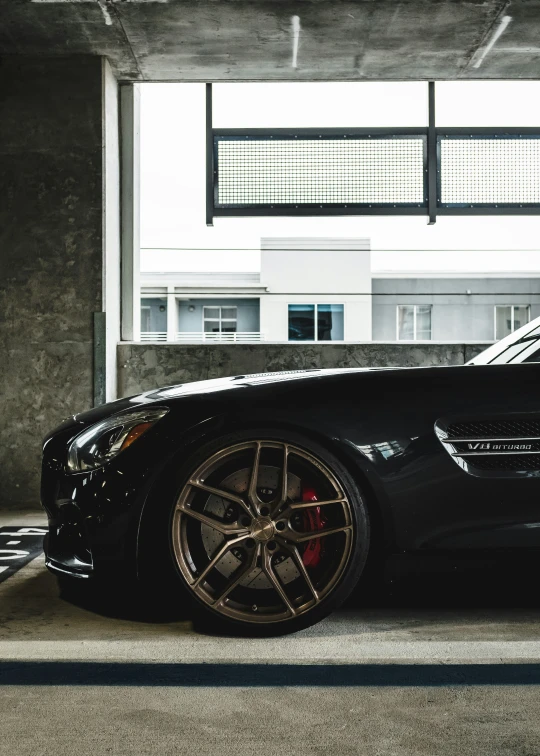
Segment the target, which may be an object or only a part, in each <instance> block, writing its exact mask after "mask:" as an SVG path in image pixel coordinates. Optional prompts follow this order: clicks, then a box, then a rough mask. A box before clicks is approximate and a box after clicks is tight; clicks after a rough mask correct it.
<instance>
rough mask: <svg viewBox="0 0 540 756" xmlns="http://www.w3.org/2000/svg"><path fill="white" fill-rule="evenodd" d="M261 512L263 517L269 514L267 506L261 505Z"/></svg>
mask: <svg viewBox="0 0 540 756" xmlns="http://www.w3.org/2000/svg"><path fill="white" fill-rule="evenodd" d="M261 514H262V516H263V517H267V516H268V515H269V514H270V510H269V509H268V507H261Z"/></svg>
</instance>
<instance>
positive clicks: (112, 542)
mask: <svg viewBox="0 0 540 756" xmlns="http://www.w3.org/2000/svg"><path fill="white" fill-rule="evenodd" d="M539 385H540V364H538V363H529V364H520V365H516V364H514V365H475V366H459V367H442V368H404V369H391V370H390V369H389V370H379V369H377V370H312V371H305V372H297V373H294V372H293V373H290V374H268V375H265V376H239V377H235V378H226V379H221V380H218V381H208V382H201V383H194V384H186V385H184V386H182V387H176V388H175V389H173V390H172V391H167V390H161V391H155V392H148V393H145V394H142V395H140V396H135V397H131V398H129V399H124V400H121V401H119V402H114V403H112V404H109V405H105V406H102V407H99V408H97V409H94V410H91V411H90V412H86V413H83V414H81V415H78V416H77V417H76V418H73V419H71V420H68V421H66V422H64V423H63V424H62V425H61V426H59V428H57V429H55V430H54V431H53V432H52V433H51V434H49V436H48V437H47V438H46V439H45V445H44V457H43V478H42V503H43V506H44V507H45V509H46V511H47V514H48V517H49V523H50V533H49V537H48V539H47V543H46V553H47V559H48V563H49V566H50V567H51V568H52V569H55V570H56V571H66V572H69V573H70V574H73V575H79V576H81V577H82V576H89V575H92V574H93V573H102V574H109V573H110V572H111V570H114V572H118V571H125V572H126V573H128V574H136V572H137V568H138V559H139V556H140V552H141V544H142V543H143V542H145V543H146V546H147V547H148V541H150V547H151V540H152V535H151V534H152V522H153V521H154V520H155V519H156V517H157V516H158V514H159V513H160V512H161V511H162V509H163V506H164V505H165V504H166V506H167V507H168V506H170V505H171V504H172V501H173V497H174V493H175V490H176V489H175V488H174V485H175V484H174V476H175V473H176V471H177V470H178V469H179V468H180V467H181V465H182V464H185V463H186V462H188V461H189V457H190V456H191V455H192V454H193V453H194V451H195V450H196V449H197V448H198V447H199V446H201V445H202V444H203V443H204V442H206V441H208V440H210V439H212V438H216V437H218V436H220V435H223V434H225V433H227V432H229V431H231V430H235V429H245V428H253V429H254V435H256V430H257V428H260V427H269V426H270V427H272V428H280V429H282V430H283V432H284V437H286V431H287V429H295V430H296V431H300V432H302V433H304V434H305V435H307V436H310V437H312V438H313V439H314V440H317V441H318V442H319V443H322V444H324V445H325V446H326V447H327V448H328V449H329V450H331V451H332V452H333V453H334V454H335V455H337V456H338V457H339V458H340V459H341V460H342V462H343V463H345V464H346V465H347V466H348V468H349V470H350V472H351V474H352V475H353V476H354V477H355V479H356V480H357V482H358V484H359V486H360V487H361V489H362V491H363V492H364V493H365V495H366V498H367V500H368V504H369V508H370V511H371V515H372V520H373V523H374V525H375V527H376V529H377V531H378V533H377V536H378V540H379V542H380V543H383V544H384V547H385V549H386V550H387V551H388V552H400V551H416V550H440V549H486V548H487V549H497V548H540V502H539V500H540V472H535V471H518V472H515V471H508V473H507V474H506V473H503V474H502V475H500V474H498V475H489V474H487V475H475V474H471V473H470V472H468V471H467V470H466V469H463V467H460V466H459V464H457V463H456V461H455V459H454V458H452V456H451V455H450V454H449V453H448V451H447V450H446V449H445V448H444V445H443V444H442V443H441V441H440V440H439V437H438V435H437V433H436V429H435V426H436V424H437V423H439V422H440V421H441V420H444V422H446V423H448V422H450V421H455V422H457V421H468V420H485V421H491V422H493V421H504V419H505V418H507V417H509V416H512V417H516V413H517V416H518V417H522V418H527V419H529V420H532V421H539V422H540V396H539V391H538V387H539ZM175 393H176V395H173V394H175ZM148 403H154V404H155V405H156V406H160V407H163V406H166V407H168V408H169V413H168V414H167V415H166V416H165V417H164V418H163V419H162V420H160V421H159V422H157V423H156V425H155V426H154V427H153V428H152V429H151V430H150V431H148V432H147V433H146V434H145V435H143V436H142V437H141V438H140V439H139V440H138V441H137V442H136V443H134V444H133V445H132V446H131V447H130V448H128V449H127V450H126V451H124V452H122V453H121V454H119V455H118V456H117V457H116V458H115V459H114V460H113V461H112V462H110V463H108V464H107V465H106V466H105V467H103V468H101V469H99V470H96V471H94V472H91V473H77V474H68V473H67V472H66V469H65V462H66V456H67V447H68V445H69V442H70V441H71V440H72V439H73V438H74V437H75V436H76V435H77V434H78V433H80V432H81V430H83V429H84V428H87V427H88V426H90V425H92V424H93V423H95V422H97V421H98V420H101V419H103V418H104V417H107V416H109V415H112V414H115V413H117V412H120V411H122V410H124V409H127V408H134V407H137V406H143V405H147V404H148Z"/></svg>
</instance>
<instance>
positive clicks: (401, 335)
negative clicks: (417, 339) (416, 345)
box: [398, 305, 414, 341]
mask: <svg viewBox="0 0 540 756" xmlns="http://www.w3.org/2000/svg"><path fill="white" fill-rule="evenodd" d="M398 339H403V340H409V341H413V340H414V307H408V306H406V305H399V306H398Z"/></svg>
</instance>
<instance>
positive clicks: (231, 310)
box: [221, 307, 236, 320]
mask: <svg viewBox="0 0 540 756" xmlns="http://www.w3.org/2000/svg"><path fill="white" fill-rule="evenodd" d="M221 318H222V319H225V320H231V319H232V320H236V307H222V308H221Z"/></svg>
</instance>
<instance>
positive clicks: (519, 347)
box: [490, 342, 530, 365]
mask: <svg viewBox="0 0 540 756" xmlns="http://www.w3.org/2000/svg"><path fill="white" fill-rule="evenodd" d="M529 346H530V344H527V343H526V342H525V343H521V344H520V343H519V342H518V343H517V344H512V345H511V346H509V347H508V348H507V349H505V350H504V351H503V352H501V354H499V355H497V357H495V359H493V360H491V362H490V364H491V365H506V364H508V363H509V362H521V359H520V355H522V354H523V353H524V352H526V351H528V348H529Z"/></svg>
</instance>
